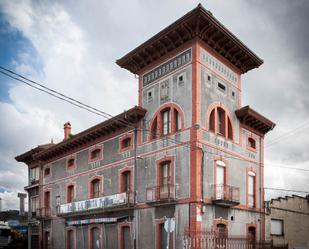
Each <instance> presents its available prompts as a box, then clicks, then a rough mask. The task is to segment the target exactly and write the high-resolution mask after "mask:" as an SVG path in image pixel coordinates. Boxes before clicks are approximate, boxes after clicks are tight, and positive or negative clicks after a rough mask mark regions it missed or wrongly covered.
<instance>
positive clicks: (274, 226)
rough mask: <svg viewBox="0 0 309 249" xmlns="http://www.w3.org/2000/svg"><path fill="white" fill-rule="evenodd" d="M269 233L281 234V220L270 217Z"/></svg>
mask: <svg viewBox="0 0 309 249" xmlns="http://www.w3.org/2000/svg"><path fill="white" fill-rule="evenodd" d="M270 234H271V235H278V236H283V220H277V219H271V221H270Z"/></svg>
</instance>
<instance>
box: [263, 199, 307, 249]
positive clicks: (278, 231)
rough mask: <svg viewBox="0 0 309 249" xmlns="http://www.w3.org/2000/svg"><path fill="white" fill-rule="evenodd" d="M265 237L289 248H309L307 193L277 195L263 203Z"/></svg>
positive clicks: (275, 243)
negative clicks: (275, 197) (300, 194)
mask: <svg viewBox="0 0 309 249" xmlns="http://www.w3.org/2000/svg"><path fill="white" fill-rule="evenodd" d="M265 207H266V214H267V215H266V229H265V232H266V238H267V239H270V240H272V241H273V244H274V245H275V246H276V245H283V244H288V246H289V249H308V248H309V195H308V196H307V197H301V196H297V195H293V196H286V197H279V198H277V199H272V200H270V201H268V202H266V204H265Z"/></svg>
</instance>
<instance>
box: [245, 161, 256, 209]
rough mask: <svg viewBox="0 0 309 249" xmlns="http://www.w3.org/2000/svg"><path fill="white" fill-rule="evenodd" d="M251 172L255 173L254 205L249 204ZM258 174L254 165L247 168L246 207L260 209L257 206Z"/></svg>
mask: <svg viewBox="0 0 309 249" xmlns="http://www.w3.org/2000/svg"><path fill="white" fill-rule="evenodd" d="M249 172H252V173H254V174H255V176H254V205H253V207H250V206H249V194H248V190H249ZM257 177H258V176H257V174H256V169H255V168H253V167H249V168H246V208H247V209H258V206H257V203H258V202H257V200H258V184H257V183H258V181H257Z"/></svg>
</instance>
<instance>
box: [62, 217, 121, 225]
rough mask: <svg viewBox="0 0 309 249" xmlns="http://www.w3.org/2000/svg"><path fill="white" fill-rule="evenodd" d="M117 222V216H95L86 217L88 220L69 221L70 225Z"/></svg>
mask: <svg viewBox="0 0 309 249" xmlns="http://www.w3.org/2000/svg"><path fill="white" fill-rule="evenodd" d="M112 222H117V218H94V219H86V220H72V221H67V225H68V226H74V225H75V226H76V225H84V224H85V225H87V224H97V223H112Z"/></svg>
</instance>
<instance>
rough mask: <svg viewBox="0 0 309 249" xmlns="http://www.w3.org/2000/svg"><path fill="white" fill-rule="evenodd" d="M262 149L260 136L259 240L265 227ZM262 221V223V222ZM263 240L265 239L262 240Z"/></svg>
mask: <svg viewBox="0 0 309 249" xmlns="http://www.w3.org/2000/svg"><path fill="white" fill-rule="evenodd" d="M263 152H264V151H263V148H262V139H261V136H260V163H259V165H260V167H259V176H260V189H259V192H260V193H259V194H260V239H262V237H264V235H263V234H262V232H263V229H262V225H264V226H265V216H264V215H263V214H262V213H263V212H264V208H262V207H263V206H264V205H263V204H264V203H263V202H264V200H262V191H264V188H262V180H263V179H262V178H264V174H263V176H262V167H264V163H263V161H262V160H263V157H262V153H263ZM262 219H264V220H263V222H262ZM264 239H265V238H264Z"/></svg>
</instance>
